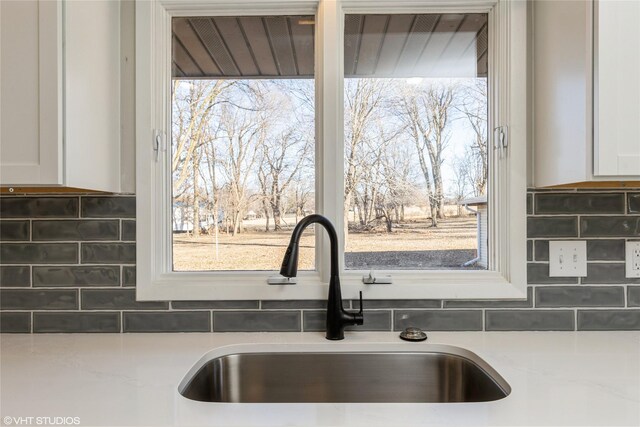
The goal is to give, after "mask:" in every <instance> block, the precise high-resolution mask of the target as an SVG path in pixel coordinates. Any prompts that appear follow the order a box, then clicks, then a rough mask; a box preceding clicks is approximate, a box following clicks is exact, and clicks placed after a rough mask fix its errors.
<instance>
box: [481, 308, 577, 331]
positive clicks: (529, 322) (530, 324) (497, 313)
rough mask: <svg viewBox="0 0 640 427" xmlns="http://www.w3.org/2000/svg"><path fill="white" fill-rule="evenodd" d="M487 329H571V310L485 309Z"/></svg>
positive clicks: (572, 325)
mask: <svg viewBox="0 0 640 427" xmlns="http://www.w3.org/2000/svg"><path fill="white" fill-rule="evenodd" d="M485 316H486V319H485V322H486V323H485V330H487V331H573V330H574V329H575V324H574V313H573V311H572V310H487V311H486V314H485Z"/></svg>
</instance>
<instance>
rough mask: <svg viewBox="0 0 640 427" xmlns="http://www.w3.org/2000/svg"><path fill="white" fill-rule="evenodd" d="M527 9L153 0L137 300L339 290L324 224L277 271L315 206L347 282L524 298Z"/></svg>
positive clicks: (347, 0) (377, 292) (384, 289)
mask: <svg viewBox="0 0 640 427" xmlns="http://www.w3.org/2000/svg"><path fill="white" fill-rule="evenodd" d="M365 3H366V4H365ZM525 9H526V7H525V5H524V2H518V1H506V0H505V1H502V0H500V1H495V2H493V3H491V2H480V1H476V0H469V1H468V3H467V4H466V5H459V4H456V5H455V6H448V7H443V6H442V4H440V3H436V2H434V3H433V5H432V4H431V2H430V1H421V2H413V1H400V2H391V1H370V2H361V1H356V0H342V1H325V0H320V1H277V2H276V1H274V2H265V3H259V4H256V3H251V2H248V1H244V0H239V1H236V2H234V3H230V2H223V1H219V0H212V1H211V2H210V3H206V2H204V3H203V2H193V4H191V3H190V2H183V3H176V2H169V1H167V2H166V3H165V2H163V1H162V0H159V1H155V2H143V3H142V4H139V7H138V9H137V12H136V20H137V22H136V40H137V49H136V51H137V52H138V55H137V61H136V63H137V76H138V77H137V79H138V80H137V88H136V91H137V92H136V98H137V118H138V120H137V157H136V163H137V194H138V197H137V204H138V217H139V222H138V230H139V231H138V237H139V238H138V258H137V259H138V271H137V272H138V282H139V285H138V287H137V292H138V299H141V300H156V299H174V300H179V299H247V298H251V299H304V298H320V299H322V298H326V289H327V287H326V283H327V282H328V262H329V259H328V258H329V256H328V250H326V248H327V244H328V239H327V238H326V236H325V234H324V232H322V233H320V232H318V231H320V230H321V229H318V230H316V233H317V234H316V235H315V236H314V234H313V232H311V233H309V235H308V236H306V239H307V240H306V242H304V246H306V248H305V249H306V255H304V256H303V258H302V259H301V261H302V262H301V266H300V267H301V269H304V270H305V271H301V272H300V273H299V276H298V277H299V278H298V283H297V284H296V285H294V286H291V285H267V279H268V277H269V276H271V275H275V274H276V272H277V269H278V267H279V264H280V262H281V257H282V253H283V252H284V249H285V247H286V244H287V242H288V238H289V233H290V231H291V229H292V227H293V225H294V224H295V222H296V221H297V218H299V217H301V216H304V215H306V214H308V213H311V212H318V213H322V214H324V215H325V216H327V217H328V218H329V219H330V220H332V222H333V223H334V224H335V225H336V228H337V229H338V230H341V231H342V233H339V234H340V236H339V240H340V252H341V254H342V257H341V258H340V264H341V265H340V269H341V277H342V283H343V295H344V296H345V297H347V298H349V297H351V296H354V295H355V294H356V292H357V291H358V290H363V291H364V292H365V295H367V297H368V298H518V297H524V296H525V287H526V286H525V283H526V268H525V263H526V240H525V197H526V194H525V189H526V187H525V172H526V167H525V151H526V114H525V113H526V108H525V106H526V84H525V83H526V67H525V62H526V61H525V57H526V49H525V47H526V46H525V45H526V43H525V40H526V39H525V32H526V31H525V30H526V26H525V22H526V16H525V15H526V14H525ZM267 229H268V230H269V231H267ZM311 231H312V230H311ZM314 247H315V250H314ZM371 270H373V273H372V274H375V275H376V276H377V275H379V274H380V275H382V274H384V275H390V276H391V278H392V281H393V284H392V285H364V284H363V276H366V275H367V274H371Z"/></svg>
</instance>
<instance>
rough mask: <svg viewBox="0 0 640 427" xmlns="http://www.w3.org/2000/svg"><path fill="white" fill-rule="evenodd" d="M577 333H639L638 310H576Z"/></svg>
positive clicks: (639, 320) (639, 312)
mask: <svg viewBox="0 0 640 427" xmlns="http://www.w3.org/2000/svg"><path fill="white" fill-rule="evenodd" d="M578 330H579V331H639V330H640V310H578Z"/></svg>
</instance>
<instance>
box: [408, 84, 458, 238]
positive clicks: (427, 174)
mask: <svg viewBox="0 0 640 427" xmlns="http://www.w3.org/2000/svg"><path fill="white" fill-rule="evenodd" d="M455 96H456V89H455V87H454V86H453V85H451V84H442V83H432V84H430V85H429V86H428V87H426V88H424V89H422V90H418V89H415V88H414V90H413V91H412V92H408V91H405V93H403V94H402V96H400V97H399V105H400V108H401V110H400V111H401V113H400V116H401V118H402V120H404V121H405V123H406V125H407V131H408V133H409V135H410V136H411V138H412V140H413V142H414V145H415V148H416V152H417V155H418V161H419V163H420V168H421V170H422V173H423V177H424V180H425V182H426V188H427V199H428V202H429V207H430V210H431V225H432V226H433V227H436V226H437V225H438V219H441V218H443V217H444V212H443V201H444V183H443V179H442V165H443V163H444V161H445V158H444V150H445V148H446V147H447V143H448V142H449V135H448V133H447V131H448V125H449V121H450V113H451V109H452V107H453V102H454V99H455Z"/></svg>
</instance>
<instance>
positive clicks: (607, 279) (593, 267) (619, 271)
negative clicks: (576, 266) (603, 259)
mask: <svg viewBox="0 0 640 427" xmlns="http://www.w3.org/2000/svg"><path fill="white" fill-rule="evenodd" d="M582 283H585V284H593V285H599V284H625V283H640V279H629V278H627V277H625V264H624V263H623V262H619V263H606V264H605V263H591V262H590V263H587V277H583V278H582Z"/></svg>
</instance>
